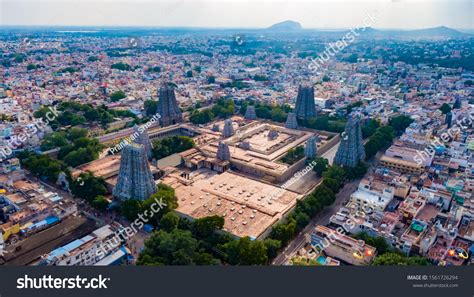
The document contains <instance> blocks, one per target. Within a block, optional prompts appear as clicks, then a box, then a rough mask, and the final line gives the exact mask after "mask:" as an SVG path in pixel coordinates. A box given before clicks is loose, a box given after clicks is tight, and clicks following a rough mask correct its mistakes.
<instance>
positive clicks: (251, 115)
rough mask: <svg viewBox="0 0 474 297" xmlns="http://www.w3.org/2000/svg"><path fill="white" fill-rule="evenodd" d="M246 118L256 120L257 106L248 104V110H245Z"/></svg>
mask: <svg viewBox="0 0 474 297" xmlns="http://www.w3.org/2000/svg"><path fill="white" fill-rule="evenodd" d="M245 118H246V119H247V120H255V119H256V118H257V114H256V113H255V106H253V105H249V106H247V110H246V111H245Z"/></svg>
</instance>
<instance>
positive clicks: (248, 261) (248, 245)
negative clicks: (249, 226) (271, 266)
mask: <svg viewBox="0 0 474 297" xmlns="http://www.w3.org/2000/svg"><path fill="white" fill-rule="evenodd" d="M223 250H224V251H225V252H226V254H227V257H226V259H227V261H228V262H229V263H230V264H232V265H265V264H267V262H268V255H267V247H266V246H265V244H264V243H263V242H262V241H260V240H256V241H252V240H250V238H249V237H243V238H240V239H239V240H233V241H230V242H228V243H226V244H224V245H223Z"/></svg>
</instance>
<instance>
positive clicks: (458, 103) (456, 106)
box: [453, 94, 462, 109]
mask: <svg viewBox="0 0 474 297" xmlns="http://www.w3.org/2000/svg"><path fill="white" fill-rule="evenodd" d="M454 98H455V99H454V104H453V109H460V108H461V107H462V102H461V98H460V97H459V95H458V94H455V95H454Z"/></svg>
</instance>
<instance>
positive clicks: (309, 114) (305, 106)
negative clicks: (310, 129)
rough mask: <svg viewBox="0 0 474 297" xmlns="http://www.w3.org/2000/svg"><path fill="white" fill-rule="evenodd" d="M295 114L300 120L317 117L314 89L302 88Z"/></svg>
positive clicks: (299, 91) (297, 98) (300, 88)
mask: <svg viewBox="0 0 474 297" xmlns="http://www.w3.org/2000/svg"><path fill="white" fill-rule="evenodd" d="M295 114H296V116H297V117H298V118H300V119H303V120H307V119H309V118H314V117H315V116H316V105H315V103H314V87H309V86H300V87H299V89H298V96H297V97H296V104H295Z"/></svg>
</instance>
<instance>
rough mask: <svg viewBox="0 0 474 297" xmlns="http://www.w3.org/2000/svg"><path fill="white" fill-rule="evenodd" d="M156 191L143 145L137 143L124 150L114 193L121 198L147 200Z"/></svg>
mask: <svg viewBox="0 0 474 297" xmlns="http://www.w3.org/2000/svg"><path fill="white" fill-rule="evenodd" d="M155 192H156V185H155V180H154V179H153V175H152V173H151V171H150V167H149V166H148V161H147V157H146V153H145V149H144V148H143V146H141V145H138V144H136V143H132V144H130V145H127V146H126V147H124V148H123V150H122V158H121V160H120V171H119V175H118V180H117V184H116V185H115V187H114V189H113V191H112V194H113V195H114V197H116V198H118V199H119V200H130V199H135V200H141V201H143V200H146V199H148V198H149V197H150V196H151V195H152V194H154V193H155Z"/></svg>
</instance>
